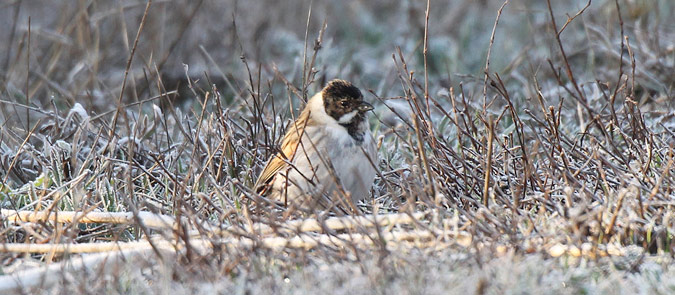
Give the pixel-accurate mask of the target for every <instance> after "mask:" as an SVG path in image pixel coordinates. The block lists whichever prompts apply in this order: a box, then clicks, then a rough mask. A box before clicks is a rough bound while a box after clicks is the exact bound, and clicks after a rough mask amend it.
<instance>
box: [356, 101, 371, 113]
mask: <svg viewBox="0 0 675 295" xmlns="http://www.w3.org/2000/svg"><path fill="white" fill-rule="evenodd" d="M358 110H359V112H361V113H365V112H367V111H372V110H373V105H371V104H369V103H367V102H365V101H363V102H361V105H359V107H358Z"/></svg>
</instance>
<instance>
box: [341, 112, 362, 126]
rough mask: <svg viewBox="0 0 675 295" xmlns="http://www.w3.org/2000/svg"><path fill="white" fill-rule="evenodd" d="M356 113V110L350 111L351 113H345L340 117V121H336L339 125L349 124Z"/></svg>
mask: <svg viewBox="0 0 675 295" xmlns="http://www.w3.org/2000/svg"><path fill="white" fill-rule="evenodd" d="M358 113H359V111H356V110H354V111H351V112H349V113H346V114H344V115H342V116H340V120H338V123H340V124H347V123H349V122H351V121H352V119H354V117H355V116H356V115H357V114H358Z"/></svg>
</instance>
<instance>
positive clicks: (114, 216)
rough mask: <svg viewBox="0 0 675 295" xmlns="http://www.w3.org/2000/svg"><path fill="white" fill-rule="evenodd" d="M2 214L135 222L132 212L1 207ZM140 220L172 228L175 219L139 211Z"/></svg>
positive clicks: (10, 217)
mask: <svg viewBox="0 0 675 295" xmlns="http://www.w3.org/2000/svg"><path fill="white" fill-rule="evenodd" d="M0 213H1V214H2V216H3V217H4V218H6V219H7V220H8V221H11V222H37V221H47V220H49V221H53V222H73V221H74V220H77V222H81V223H113V224H132V223H135V222H136V219H135V218H134V214H133V213H131V212H89V213H86V214H85V213H82V212H77V211H57V212H53V211H52V212H49V213H48V212H45V211H38V212H35V211H17V210H8V209H2V210H1V212H0ZM138 218H139V219H140V220H141V222H142V223H143V224H144V225H145V226H147V227H151V228H173V227H174V226H175V219H174V218H173V217H171V216H168V215H160V214H155V213H152V212H147V211H141V212H139V213H138Z"/></svg>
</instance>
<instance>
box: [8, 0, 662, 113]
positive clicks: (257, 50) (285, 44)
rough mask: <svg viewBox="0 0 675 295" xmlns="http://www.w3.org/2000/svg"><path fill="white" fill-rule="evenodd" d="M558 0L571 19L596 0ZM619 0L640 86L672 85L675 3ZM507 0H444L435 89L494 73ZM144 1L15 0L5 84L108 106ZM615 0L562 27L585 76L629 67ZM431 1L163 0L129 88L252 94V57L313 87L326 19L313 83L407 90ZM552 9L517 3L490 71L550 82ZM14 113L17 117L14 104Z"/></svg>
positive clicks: (527, 91)
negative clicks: (403, 72) (200, 86)
mask: <svg viewBox="0 0 675 295" xmlns="http://www.w3.org/2000/svg"><path fill="white" fill-rule="evenodd" d="M552 2H553V3H552V4H553V6H554V10H553V11H554V12H555V14H556V15H555V16H556V18H557V22H558V27H561V26H562V25H563V24H564V23H565V20H566V19H567V17H568V16H572V15H574V14H575V13H576V12H577V11H578V10H579V9H581V8H583V7H584V5H585V4H586V2H585V1H552ZM619 2H620V4H621V9H622V16H623V21H624V22H625V27H624V30H625V32H624V34H625V35H627V36H628V38H629V41H630V44H631V45H632V47H633V48H632V49H633V51H634V54H635V59H636V61H637V63H638V64H639V65H640V67H639V68H637V69H636V81H638V82H639V84H640V86H641V90H642V91H644V92H647V93H650V94H651V96H657V97H658V96H659V94H662V95H666V96H667V97H672V91H673V90H672V86H673V80H674V79H675V78H674V76H675V75H673V74H672V73H673V71H674V69H673V63H674V62H673V46H674V43H675V41H674V40H675V25H673V23H672V16H673V15H674V13H675V11H674V9H675V8H674V7H675V4H673V2H672V1H652V0H622V1H619ZM501 5H502V2H501V1H486V0H483V1H461V0H457V1H431V9H430V15H429V41H428V48H429V56H428V59H429V65H428V71H429V78H430V79H431V81H432V82H433V86H434V87H432V88H433V89H434V90H436V91H438V90H441V89H444V88H447V87H450V86H455V87H457V86H458V84H459V82H463V84H464V86H465V87H468V88H469V89H470V90H471V89H473V88H471V85H473V83H474V82H478V84H481V85H482V80H483V72H484V69H485V58H486V53H487V49H488V45H489V41H490V35H491V31H492V28H493V25H494V20H495V18H496V14H497V10H498V9H499V7H500V6H501ZM144 9H145V2H144V1H48V2H43V1H3V3H2V4H0V25H1V26H2V28H3V29H2V30H0V40H3V41H2V44H3V45H2V46H0V79H2V82H3V83H0V87H2V88H1V89H0V91H2V96H3V97H4V98H5V99H9V98H12V99H17V101H20V102H22V103H26V102H27V100H26V99H27V98H29V99H30V103H31V104H33V105H35V106H36V107H39V108H50V107H52V103H51V101H52V100H55V101H56V102H58V103H57V106H59V105H61V103H63V104H64V105H63V106H64V107H66V108H67V107H69V106H72V105H73V104H74V102H80V103H81V104H83V105H84V107H85V108H86V109H87V110H91V111H93V112H95V113H100V112H102V111H105V110H109V109H110V108H112V107H113V106H114V104H111V102H113V101H116V99H117V97H118V95H119V91H120V89H121V84H122V83H121V81H122V79H123V77H124V69H125V66H126V63H127V60H128V58H129V56H130V51H131V47H132V46H133V42H134V39H135V36H136V33H137V31H138V27H139V24H140V20H141V18H142V16H143V12H144ZM616 9H617V8H616V4H615V2H614V1H593V3H592V5H591V6H590V7H588V9H587V11H585V13H584V14H583V15H582V16H581V17H580V19H579V20H578V21H576V22H574V23H572V25H570V26H569V27H567V28H566V29H565V32H564V33H562V35H561V38H562V41H563V42H564V44H565V46H566V47H567V48H566V50H567V54H568V57H569V59H570V62H571V63H573V65H574V66H575V67H576V69H577V73H576V74H577V75H578V79H579V80H580V82H581V83H593V82H594V81H595V80H596V79H598V80H602V81H604V80H616V79H617V78H616V77H617V74H616V72H617V70H618V64H619V62H618V59H619V58H618V54H619V52H618V51H619V49H620V48H621V47H620V42H621V38H620V34H621V32H620V28H619V27H618V23H619V19H618V17H617V16H618V14H617V13H616ZM425 10H426V2H425V1H318V0H317V1H297V0H295V1H283V2H280V1H271V0H263V1H210V0H202V1H153V2H152V6H151V8H150V10H149V13H148V15H147V22H146V24H145V27H144V28H143V31H142V33H141V35H140V39H139V42H138V48H137V50H136V54H135V57H134V60H133V64H132V66H131V71H130V77H129V81H130V84H129V87H127V90H128V93H126V95H125V97H124V99H125V100H126V101H135V100H138V99H141V98H142V97H149V96H151V95H156V94H157V85H156V81H155V80H154V79H153V77H155V76H156V75H159V76H160V77H161V78H162V82H163V84H164V86H165V88H166V89H169V90H173V89H176V88H180V87H181V85H182V86H184V85H186V84H187V76H189V77H191V78H192V79H195V80H202V81H203V80H205V79H206V76H205V75H208V76H209V78H210V79H211V81H212V82H213V83H215V84H216V85H217V86H218V88H219V90H220V91H222V92H223V93H224V94H225V95H226V96H228V95H229V96H232V95H234V94H235V92H240V93H243V92H245V91H244V90H245V87H243V85H242V84H245V83H247V81H248V80H249V79H248V72H247V71H246V66H245V64H244V63H243V62H242V57H245V59H246V61H247V62H248V66H249V68H250V69H251V71H252V72H253V73H254V74H256V75H257V74H258V70H260V72H261V73H260V77H261V78H262V80H263V81H273V80H278V77H279V74H282V75H283V76H284V77H285V78H286V79H288V80H289V81H290V82H291V83H293V84H294V85H296V86H298V87H301V86H302V71H303V65H304V62H303V58H305V59H306V60H309V59H310V57H311V56H312V52H313V47H314V41H315V40H316V39H317V37H318V36H319V32H320V31H321V28H322V26H323V24H325V25H326V29H325V33H324V34H323V43H322V44H321V50H319V53H318V54H317V56H316V62H315V64H314V67H315V70H316V71H318V73H317V79H318V81H319V82H320V83H318V84H315V85H313V86H312V90H316V89H318V88H320V87H321V86H322V85H321V84H323V82H324V81H326V80H328V79H333V78H343V79H348V80H352V81H355V83H356V84H357V85H358V86H359V87H362V88H365V89H370V90H373V91H375V93H377V95H379V96H382V97H388V96H399V95H401V94H400V93H401V90H402V89H401V87H400V82H399V81H398V78H397V75H398V71H397V70H396V67H395V64H394V62H393V58H392V56H393V55H394V54H397V48H398V47H400V49H401V52H402V54H403V56H404V57H405V58H406V62H407V64H408V67H409V70H410V71H414V72H415V73H416V75H417V77H418V78H421V77H422V75H423V74H422V73H423V70H424V68H423V58H422V49H423V36H424V25H425ZM549 19H550V16H549V12H548V9H547V5H546V1H535V0H519V1H511V2H510V3H509V4H508V5H507V6H506V7H505V9H504V11H503V15H502V17H501V20H500V23H499V27H498V29H497V31H496V38H495V40H494V45H493V49H492V56H491V64H490V70H491V71H492V72H497V73H499V74H500V76H501V78H502V79H503V80H504V81H505V82H506V83H507V85H508V86H509V87H514V89H517V90H523V91H524V92H523V95H526V96H532V95H533V92H532V90H533V89H532V87H531V86H528V85H529V84H532V83H531V81H532V78H533V77H535V76H537V75H538V76H539V77H540V80H541V81H544V82H543V83H547V82H548V79H546V78H547V77H548V76H549V75H550V72H551V71H550V67H549V64H548V62H547V60H548V59H552V60H553V62H554V64H557V62H558V61H559V59H560V57H559V56H560V55H559V54H558V51H559V50H558V46H557V43H556V42H555V39H554V38H553V34H551V32H550V31H551V26H550V23H549ZM29 20H30V26H29ZM29 29H30V38H29ZM275 68H276V69H277V70H278V73H275ZM255 78H256V80H257V77H255ZM551 82H552V83H555V81H551ZM263 84H265V83H264V82H263ZM274 84H275V83H272V85H274ZM479 86H480V85H479ZM480 88H481V87H478V88H477V89H480ZM26 91H27V93H26ZM181 94H182V96H183V97H180V98H178V99H179V100H181V101H185V99H188V98H190V97H189V96H190V93H189V92H188V91H182V92H181ZM188 102H189V100H188ZM6 107H7V106H6V105H4V106H3V108H6ZM3 116H5V118H4V119H5V120H8V119H9V118H10V117H13V116H15V114H9V113H5V114H3ZM21 119H22V120H25V118H21Z"/></svg>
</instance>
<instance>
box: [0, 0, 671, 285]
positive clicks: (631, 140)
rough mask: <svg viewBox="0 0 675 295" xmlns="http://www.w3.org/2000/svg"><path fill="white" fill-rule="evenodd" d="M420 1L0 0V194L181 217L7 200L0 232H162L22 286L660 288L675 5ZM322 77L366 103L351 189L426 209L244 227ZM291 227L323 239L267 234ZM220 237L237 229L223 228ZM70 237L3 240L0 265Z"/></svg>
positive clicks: (271, 215) (124, 237) (86, 236)
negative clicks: (148, 244)
mask: <svg viewBox="0 0 675 295" xmlns="http://www.w3.org/2000/svg"><path fill="white" fill-rule="evenodd" d="M431 2H432V3H431V6H430V7H429V21H428V28H426V26H425V14H426V9H427V7H426V3H425V2H424V1H402V2H399V1H395V2H390V1H348V2H343V1H313V2H311V3H312V6H311V12H310V1H291V2H280V1H267V0H266V1H222V2H221V1H203V2H202V1H167V2H162V1H159V2H158V1H154V2H153V3H152V5H151V6H150V7H149V9H147V10H146V5H145V3H141V2H138V3H137V2H103V3H100V2H92V3H89V2H77V1H64V2H53V3H51V2H50V3H40V4H37V3H33V2H25V3H22V2H21V1H19V2H9V3H6V4H1V5H0V7H2V9H0V19H3V20H4V23H3V27H5V28H6V30H0V40H6V41H3V44H6V46H4V47H0V69H2V71H0V74H1V75H0V81H1V83H0V99H1V101H0V180H1V181H2V182H1V183H0V206H1V207H2V208H3V209H11V210H36V211H50V212H58V211H94V212H139V211H150V212H155V213H158V214H162V215H168V216H173V217H175V218H182V220H183V221H184V224H183V225H182V226H180V227H176V228H173V229H171V230H168V231H162V230H157V229H152V228H148V227H146V226H145V225H144V224H143V223H141V222H138V221H136V222H132V223H131V224H110V223H86V224H85V223H53V222H49V221H44V220H37V221H32V222H18V223H17V222H9V221H6V220H5V218H6V216H3V220H5V221H4V222H3V225H2V235H0V242H2V243H21V244H82V243H101V244H102V243H109V242H111V241H117V242H128V241H144V240H146V238H147V237H148V236H154V237H160V238H163V239H166V240H167V241H171V242H172V243H174V244H175V245H179V247H178V249H177V252H176V253H175V254H176V255H173V256H171V255H170V256H164V257H162V258H161V259H160V258H157V257H154V256H152V255H151V256H150V257H149V258H148V259H149V260H150V261H149V262H148V263H145V262H142V261H140V260H135V259H130V260H128V261H127V262H125V264H123V265H122V266H121V267H120V268H119V269H117V268H116V269H114V270H112V271H111V270H110V269H108V270H106V271H105V272H103V271H101V272H96V271H85V270H81V269H80V270H78V269H72V270H70V271H68V272H67V274H66V275H65V276H64V277H63V280H59V281H58V283H57V284H53V285H51V286H44V289H42V288H40V287H35V288H33V289H31V288H28V290H30V291H45V290H51V291H54V292H57V293H58V292H66V291H67V292H70V293H73V292H74V293H87V292H88V291H91V290H98V289H100V290H105V291H106V292H108V293H130V292H131V293H165V291H166V290H174V292H179V293H192V292H201V293H211V292H212V291H214V290H217V291H219V292H222V293H247V292H250V293H314V292H316V291H319V292H323V293H345V294H352V293H367V294H370V293H387V294H388V293H403V294H407V293H411V294H417V293H419V294H425V293H446V292H449V293H466V292H473V293H480V294H482V293H486V294H491V293H532V294H538V293H544V292H546V293H562V294H568V293H569V294H579V293H591V294H592V293H608V294H613V293H617V292H618V293H631V294H633V293H645V294H649V293H669V292H673V288H675V276H673V271H672V267H671V265H672V263H671V261H672V253H673V251H674V250H675V243H673V232H674V231H675V228H674V224H673V221H672V216H673V205H675V203H674V202H675V192H673V187H675V176H673V171H675V168H673V161H674V153H673V147H674V146H675V139H674V138H675V118H674V117H675V102H674V100H673V98H674V94H673V86H674V84H675V76H674V75H673V74H672V73H673V72H675V41H673V40H675V27H673V25H672V24H671V21H670V19H671V18H672V15H674V14H675V5H674V4H673V3H671V1H668V0H658V1H628V0H621V1H609V0H606V1H594V2H592V3H591V5H590V6H588V7H585V6H584V5H585V3H571V2H573V1H552V2H554V3H551V4H552V5H553V6H552V7H550V8H549V6H548V5H547V2H546V1H512V2H510V3H508V4H507V5H506V6H505V7H504V9H503V10H502V12H501V15H500V17H499V23H498V25H497V26H496V29H495V31H494V38H491V36H492V32H493V27H494V26H495V20H496V17H497V12H498V10H499V8H500V6H501V5H502V3H499V2H495V1H451V2H450V3H445V2H442V1H431ZM589 3H590V2H589ZM2 5H4V6H2ZM57 11H58V13H55V12H57ZM146 11H147V16H146V17H145V18H143V16H144V12H146ZM619 11H620V13H619ZM578 12H581V13H580V14H579V15H578V16H576V14H577V13H578ZM551 15H553V16H554V18H555V27H556V29H557V31H558V32H559V34H556V32H555V31H554V30H553V21H552V18H551ZM29 17H30V25H29V21H28V20H29ZM142 20H143V21H142ZM568 20H569V23H567V21H568ZM141 24H143V26H142V30H141V31H140V34H139V35H138V38H137V32H138V31H139V27H140V25H141ZM324 24H325V26H324ZM563 28H564V30H563ZM425 31H427V32H428V38H426V39H425V38H424V36H425ZM135 41H137V42H135ZM425 48H426V49H427V53H426V54H425V53H424V49H425ZM132 49H134V50H133V51H132ZM488 50H489V52H490V59H489V61H490V63H489V67H487V70H486V58H487V56H488ZM132 52H133V54H132ZM131 57H133V59H131V60H132V62H131V63H130V64H129V65H130V66H129V71H128V75H125V73H126V69H127V63H128V61H129V60H130V58H131ZM425 59H426V65H425ZM486 73H487V76H486ZM334 78H342V79H347V80H351V81H352V82H354V83H355V84H356V85H357V86H358V87H360V88H361V89H362V90H363V92H364V94H365V97H366V100H369V101H371V102H373V104H374V105H376V110H375V112H374V113H375V115H374V116H371V126H372V128H373V131H374V133H375V135H376V137H377V140H378V142H379V143H380V146H379V152H380V153H379V156H380V158H379V161H378V162H377V163H376V165H377V168H378V171H379V174H378V177H377V179H376V182H375V185H374V187H373V191H372V195H373V198H372V199H369V200H368V201H367V202H365V203H362V204H359V206H360V208H361V210H362V211H363V212H364V213H367V214H372V213H377V214H389V213H413V212H426V215H425V216H424V217H423V218H421V219H420V220H418V222H416V223H412V224H410V223H409V224H405V225H397V226H388V227H367V226H359V227H355V228H351V229H340V230H331V229H330V227H324V228H323V229H321V230H314V231H312V232H305V233H299V232H294V231H279V230H274V231H271V232H267V233H264V234H263V233H261V232H251V231H250V230H249V229H250V228H249V225H250V224H254V223H255V224H259V225H260V224H264V225H267V226H270V228H273V229H276V228H278V227H282V226H284V225H285V224H286V222H287V220H286V219H284V216H282V215H281V214H279V213H278V212H267V211H266V210H257V208H258V207H259V206H260V202H259V201H260V200H259V198H257V196H255V194H253V193H252V192H251V191H250V190H249V189H248V188H249V187H250V186H251V185H252V183H253V182H254V181H255V178H256V176H257V175H258V173H259V172H260V170H261V168H262V165H264V163H265V161H266V159H267V158H268V157H269V156H270V155H271V154H272V153H274V152H275V147H276V144H277V143H278V141H279V139H280V137H281V136H282V134H283V131H284V130H285V127H286V126H287V124H288V123H289V120H290V119H291V118H292V115H291V114H292V113H295V114H297V112H298V109H299V108H301V106H302V102H303V99H305V98H306V97H308V96H310V95H312V94H313V93H315V92H316V91H318V90H319V89H320V88H321V87H322V86H323V85H324V83H325V82H326V81H328V80H331V79H334ZM122 85H124V86H122ZM490 141H491V142H492V143H491V144H490ZM486 171H489V173H486ZM306 217H308V218H316V219H318V220H319V221H321V220H323V219H324V217H325V214H322V213H320V212H317V214H316V215H313V216H306ZM204 222H208V226H206V225H205V224H206V223H204ZM214 227H215V228H219V229H220V231H218V233H217V234H209V232H213V228H214ZM189 229H191V230H198V231H197V232H194V231H193V232H189ZM387 234H391V235H394V236H395V235H399V234H405V235H407V236H406V238H404V239H400V240H396V239H389V238H387V237H389V236H388V235H387ZM417 234H420V235H417ZM188 236H189V237H190V238H188ZM354 236H359V237H364V238H363V239H360V240H359V239H356V238H353V237H354ZM294 237H301V238H302V239H308V240H314V239H317V240H319V239H321V238H332V239H336V238H338V237H339V238H340V239H342V240H340V241H341V242H340V243H336V244H327V243H319V244H316V245H314V246H311V247H309V246H306V245H305V246H303V247H306V248H303V247H300V248H298V247H295V246H292V245H290V244H288V245H285V246H284V245H282V246H270V244H265V243H264V241H265V239H272V238H280V239H288V240H291V239H293V238H294ZM345 237H350V238H348V239H345ZM189 239H193V240H194V239H201V240H203V241H207V242H209V246H208V247H206V248H205V249H206V250H204V249H197V248H195V249H192V248H191V247H193V246H192V244H190V242H188V240H189ZM228 239H229V240H228ZM235 240H236V241H244V240H245V241H254V242H253V243H252V244H246V245H243V244H242V245H239V244H237V245H238V246H236V245H235V246H232V247H229V246H227V245H228V244H227V243H228V242H226V243H224V244H223V241H229V242H231V241H235ZM561 245H563V246H568V247H572V246H575V247H579V248H583V249H586V250H584V252H583V255H581V257H577V256H578V255H576V254H575V253H573V251H570V252H568V253H562V256H559V255H558V254H560V253H558V254H555V253H554V252H555V251H552V250H551V249H555V247H558V246H561ZM0 248H1V246H0ZM609 248H612V249H619V250H621V251H619V253H620V255H616V253H615V252H612V253H614V255H613V256H610V257H604V255H605V254H606V253H605V252H604V251H605V249H609ZM202 250H203V251H202ZM72 256H75V255H71V256H69V255H63V254H59V253H48V254H31V255H26V254H20V253H15V252H4V253H2V254H0V257H2V273H3V274H12V273H18V271H20V270H23V269H31V268H32V267H35V266H39V265H44V264H47V263H60V262H62V261H67V260H68V259H70V258H71V257H72ZM553 256H556V257H553ZM92 288H94V289H92Z"/></svg>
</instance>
